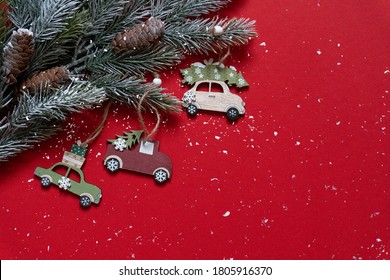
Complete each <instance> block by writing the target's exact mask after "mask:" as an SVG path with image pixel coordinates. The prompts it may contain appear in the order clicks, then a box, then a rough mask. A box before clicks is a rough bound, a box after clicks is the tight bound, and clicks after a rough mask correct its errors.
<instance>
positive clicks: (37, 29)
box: [31, 0, 81, 42]
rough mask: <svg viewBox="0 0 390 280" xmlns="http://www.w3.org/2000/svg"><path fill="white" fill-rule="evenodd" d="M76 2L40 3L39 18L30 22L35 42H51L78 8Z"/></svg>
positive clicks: (54, 0) (57, 0) (52, 1)
mask: <svg viewBox="0 0 390 280" xmlns="http://www.w3.org/2000/svg"><path fill="white" fill-rule="evenodd" d="M80 4H81V2H80V1H76V0H67V1H63V0H45V1H42V4H41V8H40V11H39V16H38V17H36V18H34V20H33V22H32V24H31V25H32V26H31V28H32V31H33V33H34V39H35V41H36V42H43V41H47V40H52V39H54V38H55V36H56V35H57V34H58V33H60V32H62V31H63V30H64V29H65V28H66V26H67V23H68V20H69V18H71V17H72V16H73V14H74V13H76V12H77V10H78V9H79V8H80Z"/></svg>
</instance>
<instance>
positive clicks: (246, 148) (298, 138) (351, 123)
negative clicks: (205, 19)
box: [0, 0, 390, 259]
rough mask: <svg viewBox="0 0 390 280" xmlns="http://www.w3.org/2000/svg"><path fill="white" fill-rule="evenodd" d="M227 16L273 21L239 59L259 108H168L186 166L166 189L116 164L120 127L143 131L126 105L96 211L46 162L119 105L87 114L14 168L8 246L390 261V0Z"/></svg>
mask: <svg viewBox="0 0 390 280" xmlns="http://www.w3.org/2000/svg"><path fill="white" fill-rule="evenodd" d="M220 14H221V15H222V16H226V15H227V16H236V17H248V18H252V19H256V20H257V31H258V33H259V38H257V39H254V40H252V41H251V42H250V44H249V45H248V46H246V47H243V48H238V49H234V50H233V51H232V56H231V57H230V60H228V61H227V63H226V64H227V65H234V66H235V67H236V68H237V69H238V70H240V71H242V72H243V74H244V77H245V78H246V79H247V80H248V82H249V83H250V87H249V88H248V90H244V91H242V92H241V93H239V94H240V96H242V98H243V99H244V101H245V102H246V104H247V106H246V109H247V113H246V115H245V116H244V117H243V118H241V119H239V121H237V122H236V123H235V124H230V123H229V122H228V121H227V120H226V117H225V116H224V115H222V114H217V113H215V114H214V113H206V112H202V113H201V114H200V115H198V116H197V117H196V118H195V119H189V118H188V117H187V115H186V113H185V112H182V113H180V114H177V115H170V116H166V115H165V116H164V117H163V120H164V122H163V125H162V126H161V128H160V130H159V132H158V134H157V136H156V139H158V140H160V151H162V152H164V153H166V154H168V155H170V157H171V158H172V161H173V168H174V170H173V177H172V179H171V181H170V182H169V183H168V184H166V185H165V186H164V187H159V186H157V185H156V184H155V183H154V181H153V178H151V177H148V176H143V175H138V174H134V173H129V172H125V171H122V172H119V173H118V174H116V175H110V174H109V173H108V172H107V171H106V170H105V168H104V167H103V164H102V157H103V155H104V153H105V149H106V140H107V139H112V138H114V137H115V135H116V134H121V133H122V132H123V131H128V130H130V129H140V125H139V123H138V122H137V118H136V115H135V114H134V113H133V112H131V110H129V109H128V108H126V107H119V106H114V107H113V108H111V113H110V116H109V118H108V122H107V124H106V126H105V128H104V131H103V133H102V134H101V135H100V137H99V138H98V140H97V141H96V142H95V143H94V144H93V145H92V146H91V147H90V149H89V152H88V156H87V162H86V164H85V166H84V168H83V170H84V173H85V177H86V181H87V182H90V183H93V184H96V185H98V186H99V187H100V188H101V189H102V191H103V199H102V202H101V204H100V205H99V206H97V207H96V206H92V207H91V208H90V209H89V210H86V211H84V210H82V209H81V208H80V207H79V203H78V198H77V197H75V196H73V195H71V194H67V193H64V192H63V191H60V190H59V189H58V188H57V187H54V186H53V187H51V188H50V189H49V190H47V191H44V190H43V189H42V188H41V186H40V182H39V180H38V179H37V178H34V175H33V172H34V169H35V167H37V166H41V167H50V166H51V165H53V164H54V163H56V162H57V161H59V160H60V159H61V157H62V154H63V151H64V150H69V149H70V148H71V145H72V144H73V143H74V142H75V141H76V140H78V139H82V140H84V139H85V138H86V137H88V135H89V134H90V133H91V132H92V131H93V130H94V129H95V128H96V126H97V125H98V123H99V121H100V118H101V116H102V112H103V110H102V109H101V108H100V109H96V110H94V111H91V112H86V113H83V114H75V115H72V117H71V118H70V120H69V122H68V123H67V124H66V125H65V126H64V131H63V133H60V134H59V135H58V136H56V137H54V138H53V139H51V140H49V141H47V142H45V143H43V144H41V145H39V146H38V147H37V148H35V149H34V150H32V151H28V152H25V153H23V154H22V155H21V156H19V157H17V158H15V159H12V160H11V161H10V162H8V163H5V164H4V163H3V164H2V165H1V186H0V200H1V208H0V213H1V219H0V257H1V258H2V259H231V258H233V259H360V258H363V259H389V258H390V257H389V250H390V248H389V246H390V230H389V221H390V207H389V206H390V194H389V176H388V174H389V152H390V151H389V144H390V143H389V139H388V136H387V134H388V129H389V128H388V123H389V120H388V117H389V115H388V114H389V107H388V104H389V97H390V94H389V90H390V88H389V78H390V61H389V50H390V37H389V31H390V30H389V29H390V3H389V1H387V0H376V1H372V0H360V1H355V0H344V1H336V0H326V1H320V0H284V1H282V0H262V1H258V0H246V1H235V3H233V4H231V5H230V6H229V7H228V8H227V9H225V10H223V11H221V13H220ZM217 57H218V56H215V57H214V58H217ZM206 58H209V57H200V56H199V57H192V58H190V59H189V60H186V61H184V62H183V63H182V64H181V65H179V66H178V67H177V68H175V69H173V70H172V71H169V72H166V73H162V79H163V82H164V84H163V85H164V87H166V88H167V92H173V93H174V94H175V95H176V96H178V97H179V98H181V97H182V95H183V94H184V92H185V91H186V87H183V86H181V83H180V80H181V77H180V75H179V69H181V68H187V67H188V66H189V65H190V63H192V62H195V61H203V59H206ZM236 92H237V91H236ZM146 122H147V123H148V124H149V125H150V128H152V127H153V124H154V119H153V116H149V117H147V118H146Z"/></svg>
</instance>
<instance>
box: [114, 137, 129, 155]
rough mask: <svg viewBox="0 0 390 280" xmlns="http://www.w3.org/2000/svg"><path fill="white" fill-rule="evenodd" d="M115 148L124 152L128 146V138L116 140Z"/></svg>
mask: <svg viewBox="0 0 390 280" xmlns="http://www.w3.org/2000/svg"><path fill="white" fill-rule="evenodd" d="M114 145H115V150H119V151H121V152H123V150H124V149H126V148H127V144H126V140H125V139H123V138H118V139H116V140H115V141H114Z"/></svg>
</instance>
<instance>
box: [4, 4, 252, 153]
mask: <svg viewBox="0 0 390 280" xmlns="http://www.w3.org/2000/svg"><path fill="white" fill-rule="evenodd" d="M229 2H230V0H216V1H209V0H163V1H159V0H137V1H134V0H89V1H82V0H67V1H63V0H45V1H42V0H30V1H25V0H0V57H1V59H0V161H6V160H8V159H9V157H11V156H14V155H16V154H18V153H20V152H21V151H23V150H25V149H28V148H31V147H33V146H34V144H35V143H37V142H40V141H42V140H44V139H47V138H48V137H49V136H51V135H53V134H54V133H56V132H57V131H58V130H61V123H62V122H64V121H65V120H66V119H67V116H68V115H69V114H70V113H72V112H75V111H82V110H83V109H91V108H94V107H96V106H101V105H102V102H104V101H105V100H107V99H109V100H111V101H116V102H119V103H121V104H124V105H128V106H130V107H132V108H133V109H134V110H135V109H136V108H137V105H138V103H139V96H142V94H144V93H145V92H150V94H148V102H145V103H144V104H146V105H143V107H145V106H149V107H155V108H159V109H160V110H165V111H168V112H169V111H177V110H179V104H180V102H179V100H178V99H177V98H176V97H174V96H172V95H170V94H165V93H163V89H161V88H160V87H158V86H156V85H154V84H153V83H147V82H146V81H145V79H144V77H145V76H146V75H145V74H147V73H154V72H160V71H163V70H164V69H167V68H169V67H171V66H172V65H175V64H177V63H178V62H179V61H180V60H181V59H182V58H184V56H185V55H190V54H203V55H208V54H210V53H221V52H226V50H227V49H229V48H230V47H235V46H239V45H243V44H245V43H247V42H248V41H249V39H251V38H252V37H255V36H256V32H255V31H254V22H253V21H250V20H247V19H227V18H222V19H220V18H218V17H214V18H205V15H207V14H209V13H212V12H216V11H218V10H219V9H221V8H223V7H224V6H225V5H226V4H228V3H229ZM223 75H224V74H223ZM234 79H235V77H232V80H229V81H230V82H231V83H236V81H235V80H234Z"/></svg>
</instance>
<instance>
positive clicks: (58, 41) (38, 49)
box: [28, 11, 90, 75]
mask: <svg viewBox="0 0 390 280" xmlns="http://www.w3.org/2000/svg"><path fill="white" fill-rule="evenodd" d="M86 13H87V12H86V11H80V12H78V13H76V14H75V15H74V16H73V17H72V18H70V19H69V20H68V22H67V24H66V28H65V29H64V30H63V31H62V32H60V33H58V34H57V35H56V36H55V38H54V39H53V40H49V41H45V42H42V43H37V44H36V45H35V51H34V54H33V57H32V59H31V62H30V68H29V71H28V74H30V75H31V74H33V73H35V72H37V71H43V70H46V69H48V68H51V67H53V66H57V65H65V64H67V63H69V62H70V61H71V60H72V57H73V55H74V53H75V52H76V51H77V50H76V49H75V48H76V45H77V44H76V43H77V42H78V41H79V39H80V38H81V37H82V35H83V34H84V32H85V30H86V29H87V28H88V27H89V26H90V23H89V21H88V19H87V17H86Z"/></svg>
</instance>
